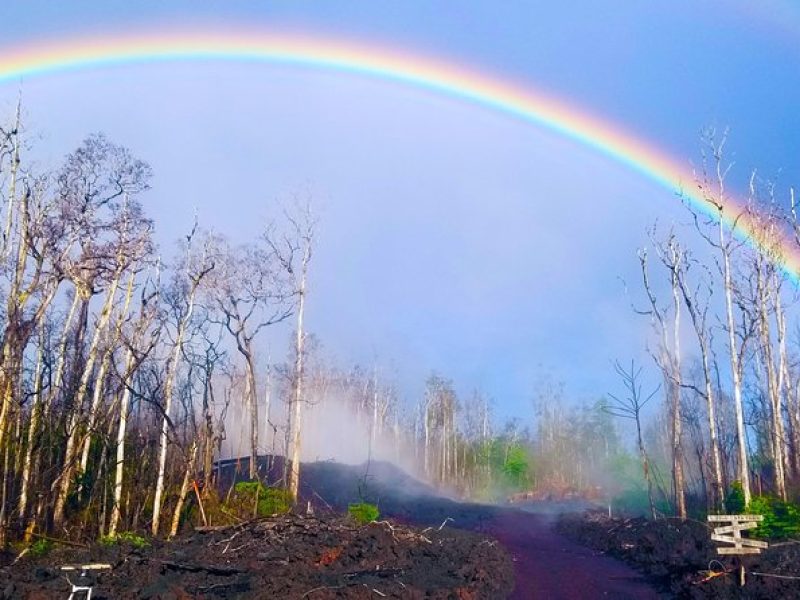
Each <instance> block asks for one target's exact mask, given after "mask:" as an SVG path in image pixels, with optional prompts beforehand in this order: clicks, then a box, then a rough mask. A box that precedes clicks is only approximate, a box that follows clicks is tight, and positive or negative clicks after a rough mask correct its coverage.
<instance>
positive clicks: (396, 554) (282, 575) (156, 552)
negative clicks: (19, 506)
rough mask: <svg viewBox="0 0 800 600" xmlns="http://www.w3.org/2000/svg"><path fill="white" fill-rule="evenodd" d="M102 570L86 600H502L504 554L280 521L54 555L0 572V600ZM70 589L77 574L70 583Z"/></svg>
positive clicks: (420, 533)
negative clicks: (106, 566)
mask: <svg viewBox="0 0 800 600" xmlns="http://www.w3.org/2000/svg"><path fill="white" fill-rule="evenodd" d="M87 562H108V563H110V564H112V565H113V569H112V570H110V571H105V572H102V573H100V574H99V575H97V576H94V577H93V579H94V583H95V588H94V592H93V595H92V597H93V598H95V599H98V600H99V599H102V598H107V599H112V598H113V599H115V600H116V599H129V598H130V599H133V598H135V599H142V600H144V599H153V600H155V599H164V600H166V599H173V600H178V599H181V600H182V599H188V598H209V599H211V598H309V599H311V600H324V599H329V598H376V597H386V598H437V599H438V598H441V599H445V598H454V599H458V600H470V599H479V598H504V597H507V596H508V594H509V592H510V590H511V587H512V581H513V574H512V565H511V560H510V558H509V556H508V554H507V553H506V552H505V551H503V550H502V549H500V548H499V547H498V545H497V543H496V542H495V541H493V540H490V539H487V537H486V536H482V535H477V534H475V533H468V532H464V531H459V530H455V529H450V528H443V529H442V530H441V531H437V530H436V529H432V530H427V531H426V530H419V529H411V528H407V527H402V526H398V525H390V524H388V523H386V522H381V523H373V524H370V525H365V526H362V527H358V526H355V525H354V524H352V523H351V522H350V521H349V520H346V519H330V518H325V519H318V518H313V517H300V516H282V517H276V518H270V519H264V520H260V521H257V522H253V523H250V524H246V525H241V526H234V527H229V528H226V529H223V530H218V531H211V532H204V533H200V532H196V533H194V534H192V535H189V536H186V537H184V538H182V539H179V540H176V541H174V542H172V543H159V542H156V543H155V544H154V545H153V546H151V547H149V548H147V549H144V550H135V549H133V548H131V547H130V546H128V545H123V546H114V547H111V548H108V547H103V546H96V547H93V548H92V549H90V550H85V551H84V550H76V549H74V548H72V549H59V550H58V551H55V552H53V553H51V554H50V555H48V556H47V557H44V558H40V559H27V558H23V559H22V560H21V561H19V562H18V563H17V564H16V565H15V566H13V567H12V566H9V567H6V568H4V569H2V571H0V597H13V598H38V597H46V598H56V597H66V596H67V595H68V592H69V589H70V588H69V584H68V583H67V581H66V579H65V577H64V575H63V573H61V572H60V571H59V569H58V567H59V566H60V565H63V564H68V563H69V564H73V563H87ZM71 578H72V580H73V581H76V580H77V578H78V576H77V575H72V576H71Z"/></svg>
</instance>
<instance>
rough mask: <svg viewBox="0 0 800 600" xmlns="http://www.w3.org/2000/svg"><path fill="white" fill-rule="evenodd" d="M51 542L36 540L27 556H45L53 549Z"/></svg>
mask: <svg viewBox="0 0 800 600" xmlns="http://www.w3.org/2000/svg"><path fill="white" fill-rule="evenodd" d="M53 546H54V544H53V542H51V541H50V540H36V541H35V542H33V544H31V547H30V550H28V554H29V555H30V556H32V557H34V558H38V557H40V556H45V555H46V554H48V553H49V552H50V551H51V550H52V549H53Z"/></svg>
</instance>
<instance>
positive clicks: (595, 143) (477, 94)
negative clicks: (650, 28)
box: [0, 27, 800, 282]
mask: <svg viewBox="0 0 800 600" xmlns="http://www.w3.org/2000/svg"><path fill="white" fill-rule="evenodd" d="M187 60H229V61H239V62H253V63H272V64H282V65H290V66H299V67H306V68H316V69H326V70H334V71H339V72H343V73H351V74H355V75H360V76H366V77H372V78H379V79H383V80H388V81H394V82H398V83H401V84H405V85H410V86H414V87H417V88H421V89H425V90H430V91H432V92H435V93H439V94H443V95H445V96H450V97H452V98H456V99H459V100H462V101H466V102H470V103H473V104H476V105H479V106H483V107H485V108H488V109H491V110H495V111H499V112H501V113H505V114H507V115H510V116H513V117H516V118H518V119H521V120H522V121H525V122H528V123H532V124H534V125H537V126H540V127H543V128H545V129H549V130H551V131H554V132H556V133H558V134H560V135H563V136H565V137H567V138H570V139H572V140H574V141H576V142H578V143H580V144H583V145H585V146H588V147H590V148H593V149H595V150H597V151H598V152H600V153H602V154H604V155H606V156H608V157H609V158H611V159H614V160H615V161H617V162H619V163H622V164H624V165H626V166H627V167H629V168H631V169H633V170H634V171H637V172H639V173H641V174H642V175H643V176H645V177H647V178H649V179H651V180H653V181H655V182H657V183H658V184H660V185H661V186H663V187H665V188H667V189H669V190H671V191H672V192H676V193H678V192H679V193H680V194H681V196H682V197H683V198H685V199H686V200H687V201H688V202H689V203H690V204H692V205H693V206H694V207H695V208H696V209H698V210H700V211H703V212H705V213H706V214H708V215H710V216H712V217H718V216H719V215H718V214H717V211H716V210H711V207H710V205H709V204H708V202H706V201H705V200H704V198H703V196H702V194H701V193H700V191H699V190H698V189H697V186H696V185H695V183H694V182H695V177H694V174H693V172H692V171H691V170H690V169H689V168H688V166H685V165H683V164H682V161H677V160H675V159H674V158H672V157H670V156H669V155H667V154H666V153H665V152H663V151H660V150H659V149H658V148H656V147H655V146H653V145H651V144H648V143H646V142H645V141H643V140H641V139H638V138H636V137H635V136H633V135H631V134H629V133H627V132H625V131H624V130H623V129H622V128H621V127H619V126H617V125H615V124H613V123H610V122H608V121H605V120H600V119H598V118H595V117H593V116H591V115H590V114H588V113H587V112H586V111H585V110H581V109H579V108H577V107H575V106H571V105H570V104H569V103H568V102H565V101H564V100H562V99H559V98H554V97H551V96H548V95H546V94H543V93H540V92H538V91H536V90H534V89H532V88H531V87H530V86H528V85H524V86H523V85H520V84H518V83H513V82H511V81H507V80H504V79H502V78H498V77H494V76H491V75H488V74H486V73H481V72H479V71H478V70H475V69H471V68H469V67H467V66H465V65H463V64H455V63H452V62H447V61H442V60H439V59H435V58H431V57H427V56H420V55H414V54H411V53H408V52H406V51H405V50H404V51H402V52H400V51H397V50H392V49H388V48H385V47H383V46H380V45H372V44H363V45H359V44H355V43H352V42H349V41H348V42H345V41H341V40H336V39H330V38H325V37H322V36H317V35H315V36H313V37H312V36H303V35H296V34H281V33H276V32H268V31H250V30H247V29H246V28H242V27H237V28H236V29H235V31H233V32H231V31H226V32H221V31H211V30H203V31H185V30H172V31H158V32H128V33H122V34H115V35H113V36H101V35H89V36H78V37H71V38H65V39H56V40H52V41H48V42H36V43H33V44H30V45H19V46H13V47H6V48H0V84H3V83H13V82H18V81H20V80H24V79H26V78H30V77H38V76H43V75H46V74H48V73H56V72H69V71H74V70H81V69H89V68H100V67H107V66H115V65H122V64H127V63H149V62H170V61H187ZM722 205H723V211H722V218H723V221H724V222H725V223H726V224H727V225H728V226H730V227H735V230H736V231H737V233H738V234H739V235H741V236H742V237H743V238H744V239H746V240H747V241H748V242H749V243H751V244H752V245H757V242H756V239H757V235H756V231H755V227H754V225H753V223H751V222H749V221H748V220H747V219H746V218H739V219H738V220H735V219H736V217H737V216H741V215H742V213H743V211H744V203H743V202H741V201H740V200H737V199H735V198H732V197H728V198H725V199H723V201H722ZM781 246H782V254H783V256H784V270H785V271H786V273H787V274H788V275H789V276H790V277H791V278H792V279H793V280H794V281H795V282H800V250H799V249H798V248H797V245H796V244H795V243H794V241H793V240H790V239H789V237H788V236H784V239H783V240H782V243H781Z"/></svg>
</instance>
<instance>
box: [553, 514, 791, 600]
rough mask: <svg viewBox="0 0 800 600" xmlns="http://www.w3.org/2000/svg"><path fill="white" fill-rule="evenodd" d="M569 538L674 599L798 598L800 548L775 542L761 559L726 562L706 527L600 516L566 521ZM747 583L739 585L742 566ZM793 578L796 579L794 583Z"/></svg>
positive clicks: (564, 528) (695, 523)
mask: <svg viewBox="0 0 800 600" xmlns="http://www.w3.org/2000/svg"><path fill="white" fill-rule="evenodd" d="M558 530H559V531H560V532H561V533H563V534H565V535H567V536H568V537H570V538H572V539H574V540H576V541H578V542H580V543H582V544H585V545H587V546H589V547H591V548H594V549H596V550H598V551H601V552H603V553H607V554H608V555H610V556H614V557H617V558H619V559H622V560H624V561H625V562H627V563H629V564H630V565H632V566H635V567H636V568H637V569H638V570H639V571H640V572H641V573H642V574H644V575H645V576H646V577H648V578H649V579H650V580H651V581H653V583H654V584H655V585H656V586H657V587H658V589H659V590H661V591H662V592H664V593H667V594H668V595H669V596H670V597H674V598H698V599H700V598H748V599H749V598H770V599H775V598H782V599H783V598H787V599H789V598H800V543H798V542H792V541H789V542H777V543H775V544H774V545H771V546H770V548H768V549H767V550H765V551H764V552H763V553H762V554H759V555H750V556H744V557H741V558H737V557H726V556H720V555H718V554H717V547H718V544H716V543H713V542H712V541H711V537H710V533H711V531H710V528H709V526H708V525H707V524H706V523H703V522H699V521H693V520H686V521H679V520H676V519H661V520H658V521H648V520H645V519H609V518H608V517H607V516H605V515H602V514H599V513H585V514H584V515H570V516H565V517H562V518H561V519H560V521H559V523H558ZM740 560H741V564H742V565H743V566H744V567H745V571H746V584H745V586H744V587H740V586H739V581H738V567H739V564H740V563H739V562H738V561H740ZM793 578H794V579H793Z"/></svg>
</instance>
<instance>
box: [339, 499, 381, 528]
mask: <svg viewBox="0 0 800 600" xmlns="http://www.w3.org/2000/svg"><path fill="white" fill-rule="evenodd" d="M347 512H348V513H350V516H351V517H353V519H354V520H355V522H356V523H358V524H359V525H366V524H367V523H372V522H373V521H377V520H378V517H379V516H380V511H379V510H378V507H377V506H375V505H374V504H369V503H368V502H359V503H358V504H351V505H350V506H349V507H348V509H347Z"/></svg>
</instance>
